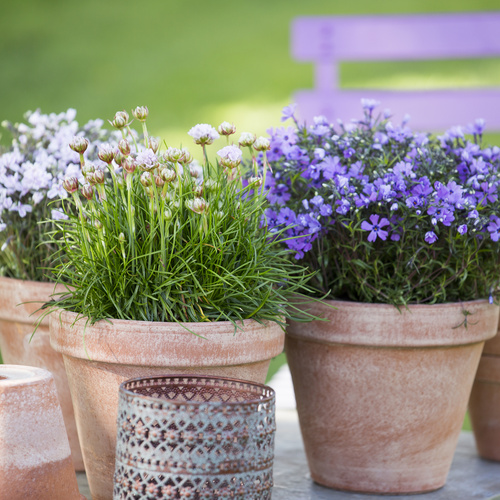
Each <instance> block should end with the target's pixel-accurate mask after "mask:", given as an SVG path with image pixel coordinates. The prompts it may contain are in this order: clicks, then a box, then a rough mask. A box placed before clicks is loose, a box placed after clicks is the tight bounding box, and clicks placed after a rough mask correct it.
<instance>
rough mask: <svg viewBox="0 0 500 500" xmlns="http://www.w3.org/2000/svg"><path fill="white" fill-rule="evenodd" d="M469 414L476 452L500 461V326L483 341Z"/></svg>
mask: <svg viewBox="0 0 500 500" xmlns="http://www.w3.org/2000/svg"><path fill="white" fill-rule="evenodd" d="M469 415H470V420H471V424H472V430H473V431H474V437H475V439H476V446H477V451H478V453H479V455H480V456H481V457H483V458H487V459H488V460H496V461H500V325H499V331H498V333H497V335H496V336H495V337H493V338H492V339H491V340H488V342H486V343H485V344H484V350H483V355H482V356H481V361H480V362H479V368H478V369H477V374H476V378H475V380H474V385H473V386H472V392H471V396H470V400H469Z"/></svg>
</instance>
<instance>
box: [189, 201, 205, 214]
mask: <svg viewBox="0 0 500 500" xmlns="http://www.w3.org/2000/svg"><path fill="white" fill-rule="evenodd" d="M186 207H187V208H189V209H190V210H192V211H193V212H195V213H197V214H202V213H204V212H205V211H206V210H207V209H208V203H207V202H206V201H205V200H204V199H203V198H195V199H194V200H187V201H186Z"/></svg>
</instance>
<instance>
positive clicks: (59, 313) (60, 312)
mask: <svg viewBox="0 0 500 500" xmlns="http://www.w3.org/2000/svg"><path fill="white" fill-rule="evenodd" d="M53 314H54V316H55V317H56V318H59V317H61V319H62V318H65V319H66V318H68V319H67V322H69V321H70V319H69V318H71V317H73V318H74V319H73V320H72V321H71V323H72V324H73V323H74V324H75V325H77V324H78V323H79V322H80V321H84V320H85V319H86V318H88V316H84V315H83V314H80V313H76V312H74V311H69V310H67V309H57V310H56V311H54V313H53ZM78 316H79V317H78ZM75 320H76V321H75ZM283 321H284V318H283ZM131 323H137V324H138V326H139V328H141V327H144V328H148V327H151V326H156V327H161V326H169V327H172V326H179V327H180V328H182V329H183V330H187V329H189V328H195V327H197V328H199V327H200V326H204V325H206V326H207V327H208V326H209V325H211V326H214V327H215V326H223V325H232V324H233V322H232V321H229V320H228V321H199V322H196V321H193V322H189V321H179V322H177V321H143V320H138V319H116V318H107V319H101V320H99V321H96V322H95V323H94V324H92V325H91V324H89V325H88V327H89V328H100V327H101V326H105V325H113V326H118V327H119V326H121V325H130V324H131ZM234 323H236V324H237V325H239V324H242V325H248V324H250V323H257V324H259V325H261V326H262V327H265V326H267V325H269V324H278V323H276V322H275V321H270V320H266V321H262V322H260V321H257V320H256V319H253V318H248V319H244V320H236V321H234ZM80 324H81V325H83V323H80Z"/></svg>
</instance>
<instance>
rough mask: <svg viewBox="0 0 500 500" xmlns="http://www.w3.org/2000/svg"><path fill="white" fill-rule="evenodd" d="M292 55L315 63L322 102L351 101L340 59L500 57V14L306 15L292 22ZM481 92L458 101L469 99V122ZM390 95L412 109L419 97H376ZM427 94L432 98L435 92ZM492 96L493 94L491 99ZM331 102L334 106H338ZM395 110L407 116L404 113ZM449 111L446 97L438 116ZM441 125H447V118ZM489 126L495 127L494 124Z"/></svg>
mask: <svg viewBox="0 0 500 500" xmlns="http://www.w3.org/2000/svg"><path fill="white" fill-rule="evenodd" d="M291 51H292V55H293V57H294V58H295V59H296V60H298V61H303V62H313V63H314V64H315V79H314V93H315V95H316V97H317V98H318V99H319V100H323V101H328V100H331V99H343V97H347V98H348V99H349V96H350V94H349V93H347V94H345V92H348V91H339V90H338V64H339V62H341V61H387V60H394V61H398V60H425V59H454V58H462V59H469V58H478V57H481V58H487V57H495V56H500V12H476V13H460V14H458V13H450V14H428V15H417V14H411V15H386V16H375V15H374V16H339V17H303V18H298V19H295V20H294V21H293V25H292V40H291ZM490 90H491V89H488V91H490ZM495 90H497V91H499V94H498V100H496V101H495V102H491V103H490V107H491V106H496V110H497V112H498V115H499V116H498V118H497V120H496V122H495V123H494V126H495V127H497V128H500V88H498V89H495ZM332 92H333V93H332ZM445 92H446V91H445ZM481 92H482V89H466V90H462V91H460V92H459V93H460V94H461V95H460V96H458V97H460V98H465V99H466V102H465V103H462V107H466V108H467V111H466V113H465V114H464V118H468V116H469V115H468V114H467V113H471V112H472V113H476V115H474V117H473V118H468V119H469V120H471V119H474V118H480V117H481V116H478V115H477V113H478V112H479V113H480V112H481V111H483V109H482V107H483V104H482V99H481V98H480V99H479V101H477V99H478V96H479V97H480V94H481ZM358 93H359V92H358ZM421 93H423V94H425V93H426V92H421ZM440 93H441V94H443V92H442V91H441V92H438V94H440ZM354 94H357V93H354ZM354 94H353V96H354ZM362 94H364V97H367V98H370V97H375V98H376V97H377V94H380V92H379V91H370V90H364V91H362ZM392 94H395V95H397V96H398V99H399V100H398V101H397V102H398V103H399V102H401V104H403V105H404V97H405V96H406V97H407V98H408V105H409V107H412V106H411V100H412V99H413V98H415V94H419V93H418V92H417V93H415V92H404V91H393V92H386V94H384V92H382V94H381V95H378V97H382V98H383V97H386V98H387V97H388V98H390V97H391V95H392ZM401 94H405V95H403V96H401ZM428 95H429V96H431V95H432V92H429V93H428ZM495 95H496V94H495ZM311 97H312V96H311V95H309V104H311V102H312V101H311ZM437 97H439V95H438V96H437ZM491 97H492V94H491V92H490V95H489V96H488V98H491ZM493 97H494V95H493ZM401 98H402V99H403V100H401ZM424 98H425V96H424ZM483 100H484V99H483ZM331 104H332V105H333V106H335V103H334V102H332V103H331ZM386 104H387V103H386V102H382V106H383V107H387V106H386ZM450 104H451V103H450ZM356 105H357V108H358V109H357V110H353V111H355V115H352V116H350V117H346V116H342V117H341V118H342V119H346V118H352V117H354V116H359V109H360V105H359V101H358V102H357V104H356ZM327 107H328V106H327ZM389 107H390V106H389ZM300 108H301V106H300V103H299V109H300ZM391 109H392V108H391ZM301 111H302V115H304V114H308V113H307V110H304V109H301ZM343 111H346V110H343ZM395 111H401V113H404V110H395ZM304 112H305V113H304ZM447 112H448V108H447V104H446V99H444V101H443V106H442V107H441V108H440V107H439V106H438V109H437V110H436V113H447ZM454 117H455V116H453V118H454ZM471 117H472V115H471ZM329 118H335V117H329ZM438 121H439V122H443V120H438ZM454 124H456V123H451V122H450V123H449V125H454ZM433 125H436V124H435V123H434V122H433V120H432V119H431V118H430V119H429V126H431V127H432V126H433ZM489 125H490V126H491V123H490V124H489Z"/></svg>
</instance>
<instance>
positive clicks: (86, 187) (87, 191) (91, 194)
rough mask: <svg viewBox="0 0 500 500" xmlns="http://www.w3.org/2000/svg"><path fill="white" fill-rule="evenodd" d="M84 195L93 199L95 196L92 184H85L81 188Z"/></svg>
mask: <svg viewBox="0 0 500 500" xmlns="http://www.w3.org/2000/svg"><path fill="white" fill-rule="evenodd" d="M80 191H81V192H82V194H83V196H85V198H87V200H91V199H92V198H93V197H94V188H93V187H92V186H91V185H90V184H85V185H84V186H82V187H81V188H80Z"/></svg>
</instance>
